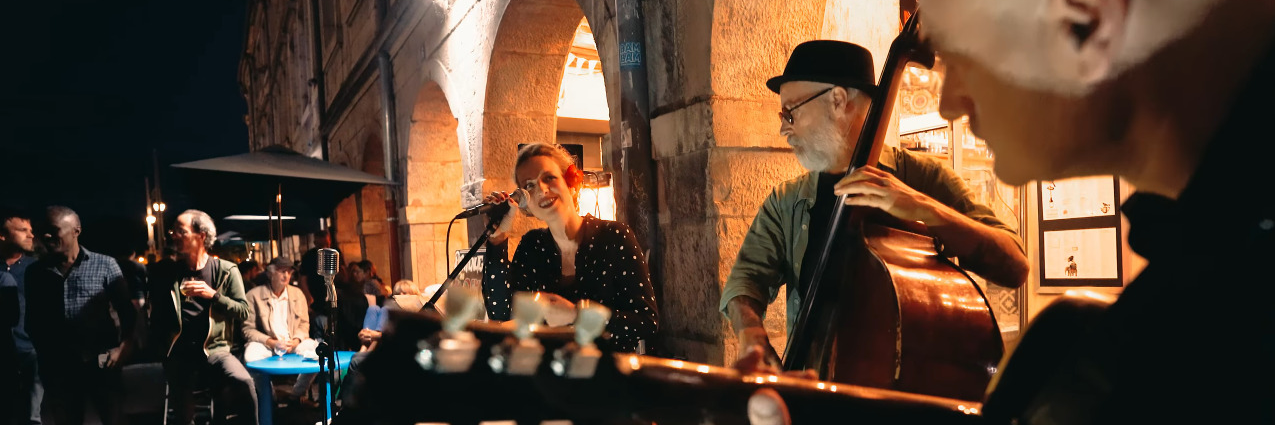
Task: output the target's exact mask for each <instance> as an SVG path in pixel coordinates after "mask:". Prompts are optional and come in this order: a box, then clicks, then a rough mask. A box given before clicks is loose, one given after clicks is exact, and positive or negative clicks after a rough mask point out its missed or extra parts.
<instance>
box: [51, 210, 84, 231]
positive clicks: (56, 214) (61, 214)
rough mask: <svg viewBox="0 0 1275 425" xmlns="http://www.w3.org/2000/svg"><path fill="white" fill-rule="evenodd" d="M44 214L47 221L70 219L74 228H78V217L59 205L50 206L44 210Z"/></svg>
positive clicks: (73, 212) (72, 211)
mask: <svg viewBox="0 0 1275 425" xmlns="http://www.w3.org/2000/svg"><path fill="white" fill-rule="evenodd" d="M45 213H46V214H47V215H48V217H49V221H58V220H61V219H63V218H66V217H70V218H71V219H72V220H75V227H80V215H79V214H76V213H75V210H73V209H70V208H67V207H64V206H61V205H51V206H49V207H48V208H45Z"/></svg>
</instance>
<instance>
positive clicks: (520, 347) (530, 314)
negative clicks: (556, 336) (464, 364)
mask: <svg viewBox="0 0 1275 425" xmlns="http://www.w3.org/2000/svg"><path fill="white" fill-rule="evenodd" d="M545 308H546V306H545V303H544V302H542V301H541V300H540V293H538V292H519V293H516V294H514V299H513V322H514V329H513V332H512V334H513V335H511V336H509V337H508V338H505V340H504V341H503V342H501V343H500V344H497V345H496V346H494V347H491V358H490V359H488V365H489V366H491V370H492V371H494V372H496V373H508V374H510V375H534V374H535V373H536V369H537V368H539V367H540V359H541V358H543V357H544V354H545V347H544V346H543V345H541V344H540V341H539V340H537V339H536V338H535V335H534V334H533V333H532V332H533V331H534V330H535V327H536V326H539V325H540V324H541V323H542V322H544V317H545Z"/></svg>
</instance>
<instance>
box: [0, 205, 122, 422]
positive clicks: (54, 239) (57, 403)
mask: <svg viewBox="0 0 1275 425" xmlns="http://www.w3.org/2000/svg"><path fill="white" fill-rule="evenodd" d="M80 232H81V229H80V217H79V215H77V214H76V213H75V211H72V210H71V209H70V208H67V207H63V206H52V207H49V208H48V210H47V216H46V221H45V222H44V223H43V224H41V225H40V228H39V231H38V232H36V233H38V234H39V235H40V238H41V241H42V242H43V243H44V245H45V247H46V248H47V249H48V254H47V255H46V256H45V257H43V258H41V259H40V260H39V261H37V262H35V263H34V264H32V265H31V267H30V268H29V269H28V270H27V272H26V276H25V279H26V282H25V283H26V296H27V305H26V306H27V312H26V316H27V317H26V325H27V331H28V333H29V334H30V336H31V342H32V343H33V345H34V347H35V349H36V351H37V352H39V353H40V356H39V363H40V365H39V371H40V380H41V382H42V383H43V384H44V389H45V402H46V403H47V404H48V410H47V411H48V412H49V413H50V415H51V416H52V418H51V419H52V422H53V423H55V424H58V425H62V424H79V423H83V422H84V408H85V402H86V401H91V402H92V403H93V405H94V407H95V408H96V411H97V412H98V416H99V417H100V418H101V421H102V423H103V424H115V423H119V422H120V420H121V410H120V407H121V402H122V397H121V394H122V393H123V391H122V390H123V387H122V385H121V380H120V367H121V366H122V365H123V364H124V362H125V361H126V360H127V358H128V357H129V356H130V355H131V353H132V352H133V350H134V349H135V347H136V345H137V343H138V341H140V338H138V337H137V335H135V332H136V331H137V330H138V326H137V319H138V317H139V314H138V312H137V310H136V308H135V307H134V306H133V303H132V302H131V299H130V295H129V288H128V283H127V282H125V281H124V275H123V274H122V273H121V272H120V268H119V266H118V265H117V264H116V263H115V260H114V259H113V258H111V257H108V256H106V255H102V254H98V253H95V252H91V251H89V250H87V249H85V248H84V247H82V246H80V243H79V237H80Z"/></svg>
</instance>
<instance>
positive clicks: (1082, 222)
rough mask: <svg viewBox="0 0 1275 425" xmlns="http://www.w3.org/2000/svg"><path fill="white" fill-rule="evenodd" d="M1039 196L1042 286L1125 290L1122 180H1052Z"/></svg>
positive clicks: (1040, 189)
mask: <svg viewBox="0 0 1275 425" xmlns="http://www.w3.org/2000/svg"><path fill="white" fill-rule="evenodd" d="M1037 191H1038V193H1037V195H1038V196H1037V197H1036V199H1037V202H1038V205H1037V206H1038V207H1039V211H1040V214H1039V223H1038V226H1037V229H1039V231H1040V234H1039V235H1037V236H1038V237H1039V238H1038V240H1039V241H1040V247H1041V248H1040V250H1039V251H1040V286H1041V287H1042V288H1045V287H1075V286H1090V287H1095V286H1096V287H1117V288H1118V287H1121V286H1124V268H1123V267H1122V264H1124V263H1123V260H1124V259H1123V258H1122V257H1123V251H1124V250H1123V249H1122V245H1121V243H1120V238H1121V235H1122V233H1121V228H1120V227H1121V224H1120V180H1119V179H1118V178H1116V177H1114V176H1098V177H1082V178H1075V179H1066V180H1046V181H1041V182H1038V183H1037Z"/></svg>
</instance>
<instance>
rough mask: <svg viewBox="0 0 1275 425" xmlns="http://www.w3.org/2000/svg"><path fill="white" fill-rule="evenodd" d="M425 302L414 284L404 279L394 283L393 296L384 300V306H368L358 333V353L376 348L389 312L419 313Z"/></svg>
mask: <svg viewBox="0 0 1275 425" xmlns="http://www.w3.org/2000/svg"><path fill="white" fill-rule="evenodd" d="M425 301H427V299H424V298H423V297H422V296H421V290H420V288H418V287H417V286H416V282H412V281H410V280H406V279H404V280H400V281H398V282H396V283H394V295H393V296H392V297H391V298H389V299H387V300H385V305H384V306H381V307H377V306H368V308H367V315H366V316H364V317H363V329H362V330H360V331H359V343H360V344H361V346H360V348H359V352H364V351H368V350H371V349H372V348H374V347H375V346H376V342H377V341H379V340H380V339H381V329H382V328H383V327H385V322H386V321H387V320H389V311H390V310H403V311H409V312H413V313H414V312H417V311H420V309H421V307H422V306H424V304H425Z"/></svg>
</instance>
